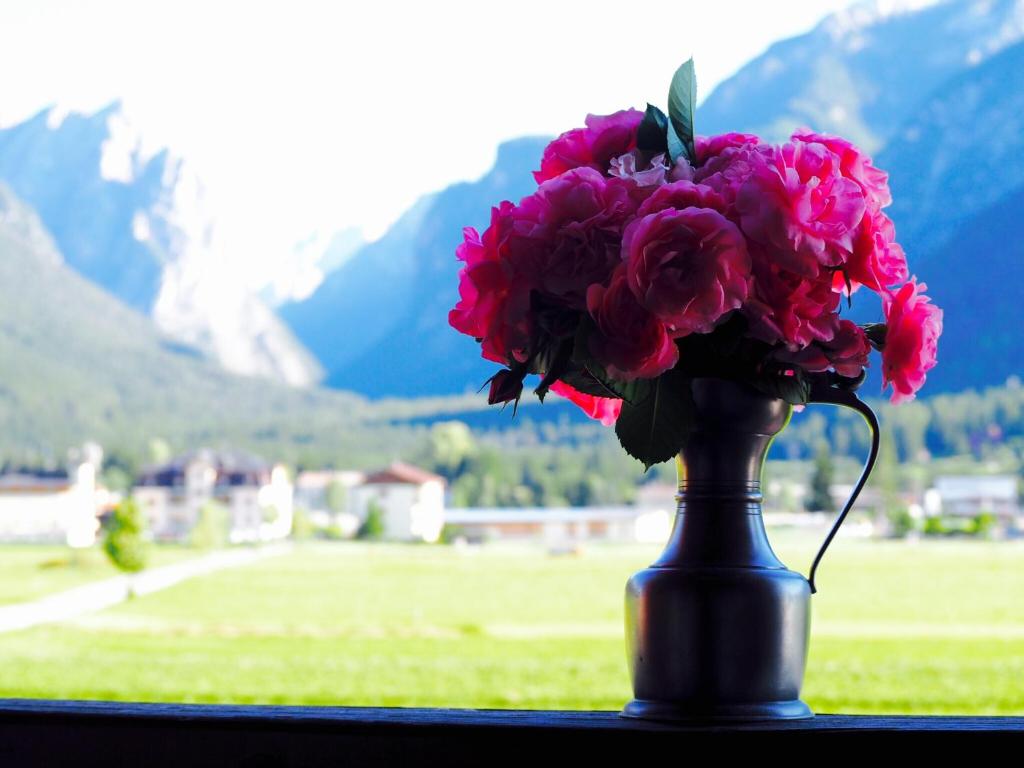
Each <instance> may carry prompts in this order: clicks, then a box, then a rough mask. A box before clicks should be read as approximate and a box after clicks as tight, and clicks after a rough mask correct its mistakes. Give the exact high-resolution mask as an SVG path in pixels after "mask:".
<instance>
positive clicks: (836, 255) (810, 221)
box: [709, 142, 865, 277]
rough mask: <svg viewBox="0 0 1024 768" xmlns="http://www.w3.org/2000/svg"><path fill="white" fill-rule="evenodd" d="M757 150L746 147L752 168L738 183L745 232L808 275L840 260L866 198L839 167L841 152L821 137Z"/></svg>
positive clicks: (850, 247)
mask: <svg viewBox="0 0 1024 768" xmlns="http://www.w3.org/2000/svg"><path fill="white" fill-rule="evenodd" d="M758 150H759V151H757V152H749V153H748V158H749V160H750V162H751V165H752V168H751V173H750V175H749V176H747V177H746V179H744V180H743V181H742V182H741V183H740V185H739V187H738V189H736V195H735V200H736V209H737V212H738V213H739V216H740V224H741V226H742V228H743V231H744V233H746V235H747V236H748V237H750V238H751V239H752V240H754V241H756V242H758V243H760V244H761V245H763V246H764V247H765V248H766V249H767V250H768V251H769V252H770V254H771V257H772V259H773V260H774V261H775V263H777V264H779V265H780V266H782V267H784V268H785V269H787V270H789V271H790V272H795V273H797V274H800V275H804V276H806V277H815V276H817V274H818V272H819V271H820V268H821V267H837V266H841V265H842V264H844V263H845V262H846V260H847V258H848V257H849V254H850V252H851V251H852V250H853V236H854V233H855V232H856V229H857V225H858V224H860V221H861V219H862V218H863V216H864V210H865V202H864V193H863V192H862V191H861V188H860V186H859V185H858V184H857V182H855V181H852V180H850V179H847V178H845V177H843V175H842V173H841V172H840V164H839V158H838V157H836V155H834V154H833V153H832V152H831V151H829V149H828V148H827V147H826V146H825V145H823V144H819V143H805V142H791V143H787V144H783V145H782V146H781V147H769V148H766V147H758ZM733 151H734V152H735V151H737V150H733ZM709 183H710V182H709Z"/></svg>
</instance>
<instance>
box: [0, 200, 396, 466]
mask: <svg viewBox="0 0 1024 768" xmlns="http://www.w3.org/2000/svg"><path fill="white" fill-rule="evenodd" d="M0 306H2V307H3V313H2V316H0V452H2V455H3V456H4V457H5V458H12V457H20V458H24V459H26V460H32V459H35V460H39V459H44V458H45V457H47V456H60V455H62V449H65V448H67V447H69V446H73V445H77V444H80V443H81V441H83V440H85V439H95V440H98V441H100V442H101V443H102V444H103V445H104V447H106V448H108V449H111V450H113V451H115V452H117V451H118V450H119V449H125V450H126V451H130V452H131V453H132V454H133V455H145V452H146V446H147V444H148V442H149V441H150V440H151V439H153V438H156V437H161V438H164V439H167V440H169V441H170V442H171V444H172V445H173V446H175V447H176V448H183V447H194V446H196V445H204V444H209V443H211V442H213V443H218V444H220V443H223V444H227V445H231V446H234V447H240V448H241V447H250V448H253V449H256V450H259V449H260V447H261V446H268V445H271V446H273V447H272V450H271V451H270V452H271V453H272V454H273V455H274V456H281V457H282V458H284V457H287V456H288V455H291V456H292V457H293V458H294V457H296V456H299V455H301V453H302V452H303V451H306V450H308V449H309V448H310V446H313V447H316V448H317V449H318V450H320V451H321V452H327V453H328V455H330V452H331V451H332V450H333V451H340V450H342V448H343V446H345V445H346V444H349V443H352V442H355V441H356V437H355V435H356V433H355V432H354V425H356V424H358V423H359V422H360V420H362V419H364V418H366V414H365V413H364V411H365V403H364V402H363V401H362V400H361V399H360V398H358V397H355V396H352V395H348V394H344V393H340V392H330V391H322V390H300V389H296V388H294V387H290V386H286V385H283V384H277V383H274V382H271V381H266V380H263V379H258V378H253V377H245V376H236V375H232V374H230V373H226V372H225V371H224V370H222V369H221V367H220V366H218V365H217V364H215V363H213V362H211V361H208V360H205V359H203V358H202V357H201V356H199V355H197V354H196V353H195V351H194V350H191V349H190V348H187V347H183V346H182V345H181V344H179V343H177V342H175V341H173V340H171V339H169V338H168V337H167V336H166V335H164V334H162V333H161V332H159V331H158V330H157V329H156V328H155V326H154V325H153V322H152V321H151V320H150V319H149V318H148V317H146V316H145V315H143V314H142V313H140V312H139V311H137V310H136V309H134V308H132V307H129V306H127V305H126V304H125V303H123V302H122V301H120V300H119V299H118V298H116V297H115V296H113V295H112V294H110V293H108V292H106V291H105V290H103V289H102V288H100V287H99V286H97V285H95V284H94V283H92V282H91V281H89V280H86V279H85V278H83V277H82V276H81V275H79V274H78V273H77V271H75V270H73V269H71V268H70V267H69V266H68V264H66V263H65V261H64V259H63V257H62V255H61V254H60V252H59V250H58V247H57V244H56V242H55V239H54V238H53V237H51V235H50V234H49V233H48V232H47V231H46V230H45V228H44V226H43V224H42V222H41V220H40V218H39V217H38V216H37V215H36V214H35V213H34V212H33V211H32V210H31V208H29V207H28V206H27V205H26V204H25V203H24V202H22V201H20V200H18V199H17V198H16V197H15V196H14V194H13V193H12V192H11V191H10V189H9V188H8V187H6V186H4V185H3V184H0ZM363 436H364V437H365V435H363ZM350 448H351V446H350ZM351 452H352V453H356V451H354V450H351ZM387 458H389V456H384V457H382V459H379V460H383V459H387Z"/></svg>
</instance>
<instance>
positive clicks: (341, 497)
mask: <svg viewBox="0 0 1024 768" xmlns="http://www.w3.org/2000/svg"><path fill="white" fill-rule="evenodd" d="M324 501H326V502H327V509H329V510H330V511H331V512H344V511H345V507H346V506H347V504H348V488H346V487H345V484H344V483H343V482H341V481H340V480H331V482H330V483H328V484H327V488H326V489H325V490H324Z"/></svg>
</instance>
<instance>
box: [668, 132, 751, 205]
mask: <svg viewBox="0 0 1024 768" xmlns="http://www.w3.org/2000/svg"><path fill="white" fill-rule="evenodd" d="M769 151H771V147H770V146H769V145H767V144H760V143H747V144H742V145H740V146H724V147H722V148H721V149H720V151H719V152H718V154H715V155H710V156H709V157H708V158H707V159H706V161H705V162H704V163H703V165H701V167H699V168H697V169H696V170H694V171H693V176H692V180H693V181H695V182H697V183H698V184H704V185H706V186H709V187H711V188H712V189H713V190H715V191H716V192H718V193H719V194H720V195H721V196H722V197H723V198H725V200H726V201H727V202H728V203H729V205H730V207H731V206H733V204H734V203H735V202H736V194H737V192H738V191H739V189H740V187H741V186H742V185H743V183H744V182H745V181H746V180H747V179H749V178H750V176H751V175H752V174H753V173H754V169H755V168H756V167H758V166H759V165H762V164H764V162H765V160H764V158H763V157H762V155H764V154H765V153H766V152H769ZM669 177H670V178H672V179H673V180H675V176H673V175H672V174H670V175H669Z"/></svg>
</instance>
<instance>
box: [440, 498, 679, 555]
mask: <svg viewBox="0 0 1024 768" xmlns="http://www.w3.org/2000/svg"><path fill="white" fill-rule="evenodd" d="M673 512H674V510H673V509H666V508H664V507H661V508H650V507H627V506H619V507H506V508H492V509H488V508H470V507H467V508H462V509H449V510H448V511H447V512H446V513H445V522H446V523H447V524H448V525H450V526H453V527H457V528H458V530H459V533H460V535H462V536H464V537H465V538H466V540H467V541H471V542H484V541H496V540H501V541H521V542H539V543H543V544H544V546H546V547H548V548H551V549H567V548H572V547H576V546H579V545H580V544H582V543H584V542H587V541H605V542H618V543H635V542H642V543H663V542H665V541H666V540H667V539H668V534H669V531H670V529H671V526H672V515H673Z"/></svg>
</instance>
